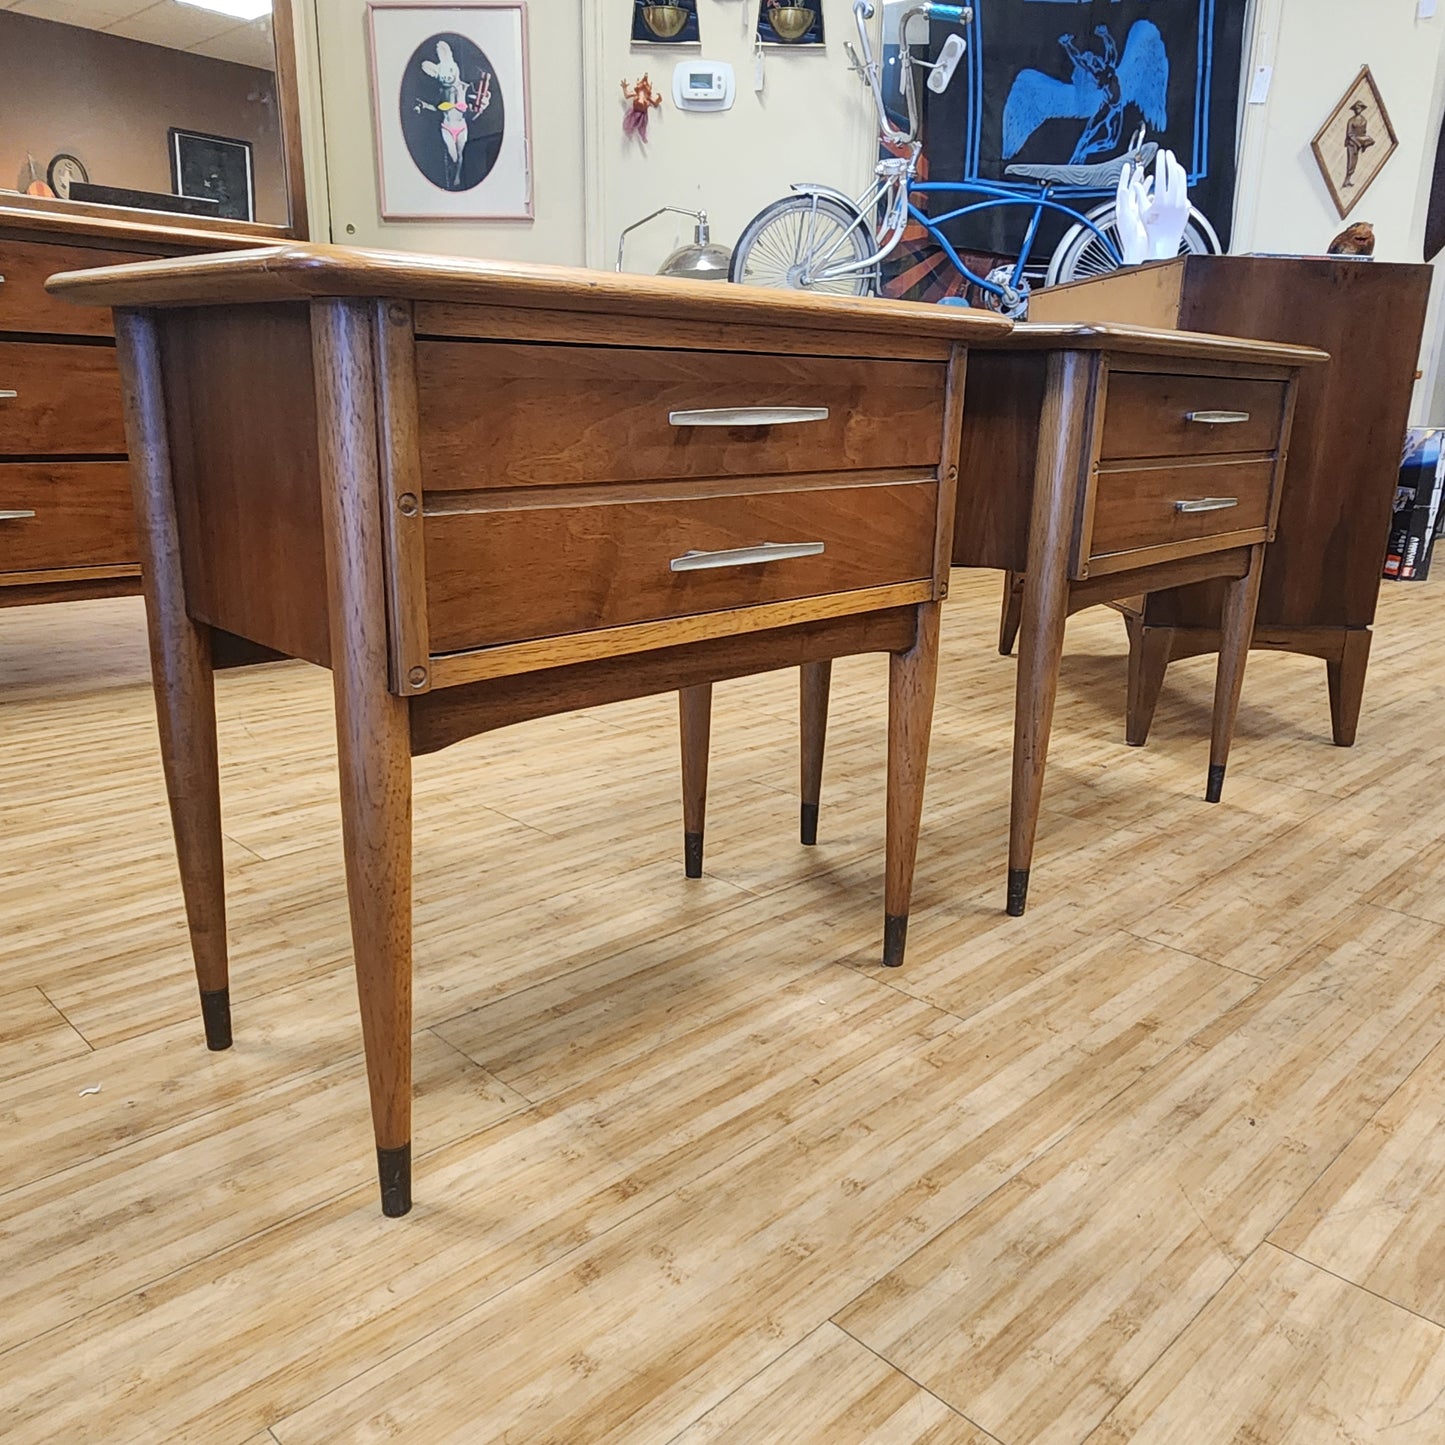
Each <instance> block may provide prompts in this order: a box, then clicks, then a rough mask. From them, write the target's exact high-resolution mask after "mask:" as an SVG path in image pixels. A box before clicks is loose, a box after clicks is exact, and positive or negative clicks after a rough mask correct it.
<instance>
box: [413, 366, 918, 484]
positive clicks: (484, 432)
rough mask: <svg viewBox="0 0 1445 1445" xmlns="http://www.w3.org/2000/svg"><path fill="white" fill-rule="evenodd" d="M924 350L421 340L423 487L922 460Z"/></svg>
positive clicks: (833, 468) (763, 472)
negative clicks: (870, 355)
mask: <svg viewBox="0 0 1445 1445" xmlns="http://www.w3.org/2000/svg"><path fill="white" fill-rule="evenodd" d="M944 378H945V368H944V366H943V364H942V363H936V362H923V361H871V360H859V359H856V358H847V357H842V358H840V357H815V356H752V355H745V354H742V353H738V352H694V351H645V350H637V349H632V348H627V347H588V346H519V345H511V344H506V343H495V342H465V341H461V342H449V341H425V340H424V341H421V342H419V343H418V344H417V379H418V389H419V393H420V406H421V459H422V480H423V484H424V486H425V487H426V488H427V489H428V490H429V491H443V490H470V489H473V488H484V487H531V486H549V485H559V484H575V483H590V482H612V481H661V480H669V479H672V478H677V477H724V476H749V477H758V476H770V475H775V474H778V473H790V472H792V473H796V472H838V471H856V470H867V469H880V468H897V467H909V468H914V467H917V468H929V469H931V468H933V467H935V466H936V465H937V464H938V462H939V459H940V452H941V449H942V438H943V401H944Z"/></svg>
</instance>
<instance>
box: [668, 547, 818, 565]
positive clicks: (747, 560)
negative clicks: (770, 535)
mask: <svg viewBox="0 0 1445 1445" xmlns="http://www.w3.org/2000/svg"><path fill="white" fill-rule="evenodd" d="M822 550H823V544H822V543H821V542H759V543H758V544H757V546H756V547H731V548H729V549H728V550H726V551H723V552H684V553H683V554H682V556H681V557H674V558H673V559H672V561H671V562H669V563H668V564H667V565H668V567H669V568H670V569H671V570H672V571H674V572H705V571H706V570H707V569H708V568H710V567H755V566H757V564H758V563H760V562H787V561H790V560H791V559H792V558H794V557H816V556H818V555H819V553H821V552H822Z"/></svg>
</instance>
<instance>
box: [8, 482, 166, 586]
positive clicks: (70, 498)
mask: <svg viewBox="0 0 1445 1445" xmlns="http://www.w3.org/2000/svg"><path fill="white" fill-rule="evenodd" d="M16 512H31V513H33V514H34V515H33V516H29V517H26V516H15V515H13V514H14V513H16ZM6 513H10V514H12V515H9V516H7V515H6ZM139 555H140V547H139V545H138V543H137V542H136V534H135V520H134V516H133V513H132V510H131V500H130V468H129V466H128V465H127V464H126V463H125V462H0V572H29V571H35V570H38V569H41V568H56V567H99V566H105V565H111V566H114V565H118V564H123V563H134V562H135V561H136V560H137V558H138V557H139Z"/></svg>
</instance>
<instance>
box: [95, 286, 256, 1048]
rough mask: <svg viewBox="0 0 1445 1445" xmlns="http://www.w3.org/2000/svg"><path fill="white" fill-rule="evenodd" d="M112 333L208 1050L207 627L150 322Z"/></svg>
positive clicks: (210, 758)
mask: <svg viewBox="0 0 1445 1445" xmlns="http://www.w3.org/2000/svg"><path fill="white" fill-rule="evenodd" d="M115 331H116V344H117V347H118V349H119V352H120V358H121V363H122V365H123V367H124V369H125V381H124V389H125V426H126V437H127V440H128V442H129V445H130V455H131V475H132V477H133V480H134V488H135V513H136V519H137V521H138V523H139V526H140V545H141V560H142V563H143V565H144V569H145V571H144V578H145V599H146V624H147V629H148V632H149V636H150V649H151V669H152V674H153V676H154V679H155V693H156V717H157V720H158V722H159V724H160V738H161V761H162V763H163V764H164V767H165V776H166V793H167V796H168V797H169V799H170V807H171V826H172V828H173V829H174V831H175V837H176V860H177V862H178V863H179V865H180V874H181V893H182V895H183V896H184V898H185V904H186V922H187V924H188V926H189V928H190V934H191V953H192V956H193V958H194V959H195V965H196V982H197V984H198V985H199V987H200V992H201V1015H202V1019H203V1021H204V1024H205V1030H206V1046H207V1047H208V1048H211V1049H226V1048H229V1047H230V1045H231V1001H230V1000H231V995H230V983H229V974H228V964H227V956H226V881H225V868H224V864H223V861H222V856H221V781H220V764H219V761H218V758H217V753H216V697H215V687H214V684H213V681H212V674H211V652H210V645H209V638H208V637H207V635H206V629H205V628H204V627H202V626H201V625H200V624H199V623H197V622H194V621H193V620H192V619H191V618H190V617H189V616H188V615H187V612H186V583H185V577H184V573H183V568H182V563H181V542H180V528H179V525H178V522H177V517H176V506H175V493H174V489H173V487H172V479H171V459H170V448H169V445H168V439H167V426H166V399H165V389H164V384H163V380H162V373H161V364H160V343H159V339H158V337H157V334H156V327H155V323H154V320H153V319H152V318H151V317H148V316H145V315H143V314H140V313H136V312H118V313H117V314H116V317H115Z"/></svg>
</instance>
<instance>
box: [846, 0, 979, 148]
mask: <svg viewBox="0 0 1445 1445" xmlns="http://www.w3.org/2000/svg"><path fill="white" fill-rule="evenodd" d="M875 13H876V12H875V8H874V5H873V0H854V3H853V23H854V25H855V26H856V27H857V30H858V44H859V48H860V49H861V51H862V54H863V63H862V64H861V65H860V66H858V67H857V68H858V69H859V70H860V71H861V73H862V75H863V78H864V80H866V81H867V83H868V88H869V89H870V90H871V91H872V92H873V104H874V106H875V108H876V109H877V111H878V125H879V129H880V130H881V132H882V135H883V139H884V140H885V141H887V142H890V143H892V144H894V145H907V146H915V145H917V143H918V131H919V121H920V117H919V113H918V91H917V85H916V82H915V81H914V78H913V62H912V57H911V54H910V51H909V44H908V26H909V22H910V21H912V20H913V18H914V17H915V16H919V15H921V16H923V17H925V18H927V19H935V20H944V21H953V22H954V23H955V24H958V25H967V24H968V23H969V22H970V21H971V20H972V19H973V7H972V6H971V5H935V4H934V3H932V0H919V3H918V4H916V5H913V6H910V7H909V9H907V10H905V11H904V12H903V14H902V16H901V17H900V18H899V22H898V38H899V57H898V59H899V66H900V72H901V73H900V75H899V84H900V88H901V90H902V92H903V101H904V104H905V106H906V107H907V110H908V129H907V130H906V131H904V130H899V129H898V127H897V126H895V125H894V124H893V122H892V121H891V120H890V119H889V116H888V107H887V106H886V105H884V103H883V89H882V86H881V84H880V79H879V65H878V61H877V58H876V57H875V56H874V54H873V38H872V36H871V35H870V34H869V32H868V22H869V21H870V20H871V19H872V18H873V16H874V14H875ZM850 53H851V51H850Z"/></svg>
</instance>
